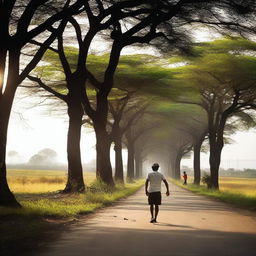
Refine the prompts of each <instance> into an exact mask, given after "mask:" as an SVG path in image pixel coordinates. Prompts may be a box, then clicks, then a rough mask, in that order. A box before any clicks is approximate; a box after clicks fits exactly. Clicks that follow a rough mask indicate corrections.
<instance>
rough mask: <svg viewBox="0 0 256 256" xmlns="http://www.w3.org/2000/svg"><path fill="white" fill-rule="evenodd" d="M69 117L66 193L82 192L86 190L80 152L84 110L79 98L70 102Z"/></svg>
mask: <svg viewBox="0 0 256 256" xmlns="http://www.w3.org/2000/svg"><path fill="white" fill-rule="evenodd" d="M68 115H69V128H68V138H67V156H68V180H67V184H66V187H65V189H64V192H66V193H68V192H82V191H84V190H85V185H84V179H83V168H82V162H81V151H80V140H81V126H82V117H83V108H82V105H81V103H80V101H79V100H77V98H74V99H72V100H70V102H69V103H68Z"/></svg>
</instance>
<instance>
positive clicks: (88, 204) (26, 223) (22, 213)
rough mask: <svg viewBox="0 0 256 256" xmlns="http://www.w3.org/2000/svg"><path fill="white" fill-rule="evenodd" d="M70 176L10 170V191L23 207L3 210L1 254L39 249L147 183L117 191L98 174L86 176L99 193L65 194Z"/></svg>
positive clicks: (90, 184) (87, 182)
mask: <svg viewBox="0 0 256 256" xmlns="http://www.w3.org/2000/svg"><path fill="white" fill-rule="evenodd" d="M66 176H67V175H66V173H65V172H64V171H48V170H45V171H40V170H8V182H9V186H10V189H11V190H12V191H13V192H14V194H15V196H16V198H17V200H18V201H19V202H20V203H21V205H22V206H23V207H22V208H21V209H12V208H6V207H0V237H1V239H0V255H18V254H19V252H20V251H24V250H25V251H27V250H30V249H33V248H34V247H35V248H37V247H38V243H39V242H40V241H42V240H43V241H47V240H51V239H54V238H56V237H57V236H58V234H59V233H60V232H57V231H58V230H62V229H63V228H64V227H65V225H67V224H69V223H72V222H74V221H75V220H76V219H77V218H78V217H79V216H80V215H84V214H88V213H91V212H93V211H95V210H96V209H98V208H100V207H103V206H106V205H109V204H111V203H113V202H114V201H116V200H118V199H120V198H123V197H126V196H128V195H131V194H133V193H134V192H135V191H136V190H138V189H139V188H140V187H141V186H142V184H143V182H142V181H137V182H135V183H133V184H125V186H124V185H118V184H117V185H116V187H115V188H114V189H113V188H110V187H108V186H106V185H104V184H101V183H100V182H97V181H95V174H93V173H86V174H85V176H84V178H85V183H86V186H87V187H88V186H89V187H91V188H95V190H89V191H87V192H85V193H73V194H63V193H60V190H62V189H64V187H65V182H66V178H67V177H66ZM90 191H91V192H90ZM14 244H15V246H13V245H14Z"/></svg>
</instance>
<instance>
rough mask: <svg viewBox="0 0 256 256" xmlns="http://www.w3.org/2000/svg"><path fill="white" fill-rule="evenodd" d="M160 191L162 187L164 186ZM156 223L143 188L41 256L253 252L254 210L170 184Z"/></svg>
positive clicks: (73, 228)
mask: <svg viewBox="0 0 256 256" xmlns="http://www.w3.org/2000/svg"><path fill="white" fill-rule="evenodd" d="M163 191H165V189H164V188H163ZM170 191H171V196H169V197H166V196H164V195H163V204H162V205H161V207H160V212H159V217H158V223H156V224H152V223H149V220H150V214H149V207H148V205H147V201H146V200H147V199H146V196H145V194H144V189H141V190H139V191H138V192H137V193H136V194H134V195H132V196H130V197H129V198H127V199H124V200H121V201H120V202H118V203H117V204H115V205H114V206H111V207H107V208H105V209H102V210H100V211H98V212H97V213H96V214H92V215H91V216H89V217H85V218H82V219H81V220H79V221H78V222H77V223H75V224H73V225H72V226H71V227H70V228H69V230H67V231H66V233H63V234H62V235H61V236H60V238H59V240H58V241H56V242H52V244H50V245H47V247H46V248H44V249H45V250H44V252H42V253H39V252H36V254H35V255H40V256H98V255H100V256H103V255H106V256H108V255H109V256H164V255H165V256H201V255H202V256H221V255H223V256H229V255H230V256H237V255H246V256H254V255H256V214H255V213H252V212H249V211H246V210H242V209H237V208H235V207H232V206H230V205H227V204H225V203H221V202H217V201H215V200H210V199H208V198H206V197H203V196H198V195H195V194H193V193H191V192H189V191H186V190H183V189H181V188H179V187H177V186H174V185H172V184H170Z"/></svg>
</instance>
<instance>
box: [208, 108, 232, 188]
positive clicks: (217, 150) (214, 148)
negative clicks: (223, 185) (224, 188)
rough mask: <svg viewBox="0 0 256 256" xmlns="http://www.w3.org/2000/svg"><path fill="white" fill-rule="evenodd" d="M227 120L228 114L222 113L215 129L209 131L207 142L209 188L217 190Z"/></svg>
mask: <svg viewBox="0 0 256 256" xmlns="http://www.w3.org/2000/svg"><path fill="white" fill-rule="evenodd" d="M227 118H228V112H226V113H223V114H222V116H221V118H220V122H219V125H218V126H217V129H216V130H215V129H213V128H212V127H211V129H209V141H210V160H209V161H210V172H211V183H210V186H209V187H210V188H212V189H219V168H220V162H221V152H222V148H223V146H224V139H223V134H224V128H225V124H226V120H227Z"/></svg>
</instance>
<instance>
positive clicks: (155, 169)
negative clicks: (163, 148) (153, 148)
mask: <svg viewBox="0 0 256 256" xmlns="http://www.w3.org/2000/svg"><path fill="white" fill-rule="evenodd" d="M158 168H159V164H158V163H154V164H153V165H152V169H153V171H157V170H158Z"/></svg>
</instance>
